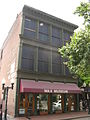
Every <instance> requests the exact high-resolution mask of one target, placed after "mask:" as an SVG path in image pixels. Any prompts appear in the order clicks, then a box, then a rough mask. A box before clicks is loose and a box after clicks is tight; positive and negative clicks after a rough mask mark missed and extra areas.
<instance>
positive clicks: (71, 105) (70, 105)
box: [66, 95, 75, 112]
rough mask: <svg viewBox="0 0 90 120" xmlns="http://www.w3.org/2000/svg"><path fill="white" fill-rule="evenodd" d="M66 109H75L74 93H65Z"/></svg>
mask: <svg viewBox="0 0 90 120" xmlns="http://www.w3.org/2000/svg"><path fill="white" fill-rule="evenodd" d="M66 106H67V111H69V112H71V111H75V96H74V95H67V102H66Z"/></svg>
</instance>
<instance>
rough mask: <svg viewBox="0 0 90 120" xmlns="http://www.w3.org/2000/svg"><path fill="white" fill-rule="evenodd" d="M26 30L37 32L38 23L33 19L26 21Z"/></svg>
mask: <svg viewBox="0 0 90 120" xmlns="http://www.w3.org/2000/svg"><path fill="white" fill-rule="evenodd" d="M25 28H28V29H31V30H36V21H35V20H33V19H28V18H26V19H25Z"/></svg>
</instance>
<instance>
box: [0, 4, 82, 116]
mask: <svg viewBox="0 0 90 120" xmlns="http://www.w3.org/2000/svg"><path fill="white" fill-rule="evenodd" d="M76 28H77V26H76V25H74V24H71V23H69V22H67V21H64V20H61V19H59V18H56V17H54V16H51V15H49V14H46V13H44V12H42V11H39V10H36V9H34V8H31V7H28V6H26V5H25V6H24V7H23V10H22V12H21V13H20V14H19V15H18V16H17V18H16V21H15V23H14V24H13V26H12V28H11V30H10V32H9V34H8V37H7V39H6V41H5V42H4V44H3V46H2V49H1V59H0V80H2V79H3V78H4V79H5V80H6V84H7V85H10V81H11V80H12V79H13V80H14V90H10V91H9V95H8V108H9V109H8V113H9V114H12V115H14V116H26V115H27V114H30V115H41V114H52V113H62V112H71V111H78V110H79V105H78V103H79V97H78V96H79V93H80V89H79V88H78V86H77V83H78V80H76V79H73V78H72V75H71V74H70V73H69V70H68V68H67V67H66V66H65V65H64V64H63V62H64V61H65V60H64V59H63V58H61V56H60V54H58V47H61V46H63V45H65V44H66V42H70V36H71V35H72V34H73V32H74V30H75V29H76ZM0 91H2V90H1V89H0Z"/></svg>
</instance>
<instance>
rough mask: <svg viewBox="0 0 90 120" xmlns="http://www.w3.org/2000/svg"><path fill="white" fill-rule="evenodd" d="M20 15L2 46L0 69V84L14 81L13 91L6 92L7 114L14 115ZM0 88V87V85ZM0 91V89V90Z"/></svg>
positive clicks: (8, 84) (8, 83)
mask: <svg viewBox="0 0 90 120" xmlns="http://www.w3.org/2000/svg"><path fill="white" fill-rule="evenodd" d="M21 16H22V15H21V13H20V14H19V15H18V16H17V18H16V20H15V22H14V24H13V26H12V28H11V30H10V32H9V33H8V36H7V38H6V40H5V42H4V44H3V46H2V49H1V51H2V56H1V61H0V64H1V69H0V84H1V82H2V79H5V82H6V83H5V84H6V86H10V84H11V80H12V79H13V80H14V90H11V89H10V90H9V92H8V108H9V109H8V113H9V114H14V105H15V104H14V103H15V93H16V80H17V64H18V51H19V42H20V39H19V34H20V33H21V21H22V19H21ZM0 87H1V85H0ZM0 91H1V88H0ZM1 95H2V93H1Z"/></svg>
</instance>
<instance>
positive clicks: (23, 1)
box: [0, 0, 88, 48]
mask: <svg viewBox="0 0 90 120" xmlns="http://www.w3.org/2000/svg"><path fill="white" fill-rule="evenodd" d="M81 1H84V2H87V1H88V0H2V1H1V2H0V15H1V19H0V48H1V47H2V44H3V42H4V41H5V39H6V37H7V35H8V32H9V30H10V28H11V26H12V25H13V23H14V21H15V19H16V16H17V14H19V13H20V12H21V11H22V8H23V6H24V5H28V6H30V7H33V8H36V9H39V10H41V11H43V12H46V13H48V14H51V15H53V16H56V17H58V18H60V19H63V20H66V21H68V22H71V23H74V24H76V25H78V26H81V24H82V23H83V19H81V18H79V17H78V16H77V15H74V14H73V12H74V11H75V9H76V7H77V6H79V5H80V2H81Z"/></svg>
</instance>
